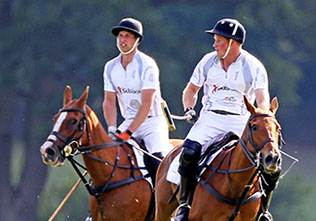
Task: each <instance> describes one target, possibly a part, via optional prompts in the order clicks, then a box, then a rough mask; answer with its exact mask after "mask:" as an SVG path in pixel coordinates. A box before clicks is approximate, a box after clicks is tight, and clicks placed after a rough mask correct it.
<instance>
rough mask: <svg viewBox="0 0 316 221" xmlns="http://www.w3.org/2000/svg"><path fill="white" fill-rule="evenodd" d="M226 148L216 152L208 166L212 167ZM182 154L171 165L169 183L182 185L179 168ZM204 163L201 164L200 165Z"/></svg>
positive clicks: (168, 176)
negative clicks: (213, 162) (216, 158)
mask: <svg viewBox="0 0 316 221" xmlns="http://www.w3.org/2000/svg"><path fill="white" fill-rule="evenodd" d="M223 148H224V147H222V148H220V149H219V150H218V151H216V152H215V153H214V154H213V155H212V156H211V157H209V159H208V161H207V165H210V164H211V163H212V161H213V160H214V159H215V157H217V155H218V154H219V153H220V152H221V151H222V150H223ZM180 154H181V152H180V153H179V154H178V155H177V156H176V157H175V158H174V159H173V161H172V162H171V164H170V167H169V170H168V173H167V177H166V179H167V181H169V182H171V183H174V184H177V185H180V178H181V175H180V174H179V172H178V167H179V164H180V162H179V160H180ZM202 163H203V161H202V162H200V165H201V164H202ZM204 170H205V169H203V170H202V171H201V174H202V173H203V172H204Z"/></svg>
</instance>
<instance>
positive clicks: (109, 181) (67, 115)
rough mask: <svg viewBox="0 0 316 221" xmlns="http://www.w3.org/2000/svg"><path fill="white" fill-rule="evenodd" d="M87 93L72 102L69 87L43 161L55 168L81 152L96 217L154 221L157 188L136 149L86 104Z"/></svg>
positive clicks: (97, 220)
mask: <svg viewBox="0 0 316 221" xmlns="http://www.w3.org/2000/svg"><path fill="white" fill-rule="evenodd" d="M88 92H89V86H87V87H86V90H85V91H84V92H83V94H82V95H81V97H80V98H79V99H74V100H72V89H71V87H70V86H67V87H66V89H65V91H64V104H63V108H62V109H60V110H59V112H58V113H57V114H56V115H55V116H54V127H53V130H52V132H51V134H50V135H49V136H48V138H47V140H46V142H45V143H44V144H43V145H42V146H41V147H40V152H41V154H42V158H43V161H44V163H45V164H48V165H51V166H54V167H56V166H61V165H63V164H64V161H65V159H68V160H70V162H71V163H72V165H73V166H76V165H77V164H76V162H75V161H73V156H74V155H75V153H76V152H77V153H78V152H79V153H81V154H82V157H83V161H84V164H85V166H86V170H87V172H88V173H89V175H90V180H91V181H90V183H88V182H87V181H86V180H85V179H84V177H83V176H82V175H81V173H80V170H79V169H78V167H77V166H76V167H75V169H76V171H77V173H78V174H79V176H80V178H81V179H82V180H83V181H85V182H84V183H85V186H86V188H87V189H88V191H89V193H90V198H89V209H90V213H91V217H92V219H93V220H94V221H104V220H115V221H117V220H120V221H125V220H126V221H130V220H152V219H153V212H152V213H150V205H151V201H152V199H153V197H154V196H153V190H152V187H151V185H150V184H149V183H148V182H147V181H146V180H145V179H144V176H143V175H142V174H141V172H140V169H141V168H140V167H139V166H138V165H137V161H136V159H135V155H134V152H133V150H132V148H131V147H130V146H129V145H128V144H126V143H124V142H115V141H113V140H112V139H111V138H110V137H109V135H108V134H107V133H106V132H105V130H104V128H103V126H102V125H101V123H100V121H99V119H98V117H97V115H96V114H95V112H94V111H93V110H92V109H91V108H90V107H89V106H88V105H87V104H86V101H87V98H88ZM81 166H83V165H81ZM143 169H144V168H143ZM152 211H154V210H152Z"/></svg>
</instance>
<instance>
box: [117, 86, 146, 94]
mask: <svg viewBox="0 0 316 221" xmlns="http://www.w3.org/2000/svg"><path fill="white" fill-rule="evenodd" d="M117 90H118V91H119V93H120V94H140V93H141V92H142V91H141V90H134V89H132V88H124V87H120V86H118V87H117Z"/></svg>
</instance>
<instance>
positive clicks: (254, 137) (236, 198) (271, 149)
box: [155, 97, 283, 221]
mask: <svg viewBox="0 0 316 221" xmlns="http://www.w3.org/2000/svg"><path fill="white" fill-rule="evenodd" d="M244 101H245V104H246V106H247V109H248V111H249V112H250V118H249V120H248V122H247V124H246V127H245V129H244V131H243V134H242V136H241V138H240V139H239V140H238V139H237V140H236V142H235V143H234V145H232V147H231V148H224V149H223V151H221V152H220V153H219V154H218V155H217V157H216V158H215V159H214V160H213V161H212V162H211V164H210V165H206V166H204V172H203V170H201V175H198V178H197V184H196V188H195V191H194V193H193V197H192V198H193V199H192V198H191V200H192V201H191V202H192V203H191V209H190V213H189V220H190V221H196V220H198V221H206V220H208V221H209V220H216V221H224V220H237V221H241V220H242V221H248V220H249V221H250V220H255V219H256V216H257V214H258V211H259V207H260V203H261V196H262V194H263V193H262V183H261V182H260V181H261V178H259V177H260V176H259V175H260V172H261V171H264V172H265V173H268V174H272V173H275V172H277V171H280V170H281V164H282V158H281V150H280V149H281V142H282V141H283V140H282V137H281V126H280V124H279V123H278V121H277V119H276V118H275V113H276V111H277V109H278V101H277V98H276V97H275V98H274V99H273V100H272V101H271V104H270V109H269V110H265V109H260V108H256V107H255V106H254V105H253V104H251V103H250V102H249V101H248V99H247V98H246V97H244ZM236 143H237V144H236ZM181 148H182V145H178V146H177V147H175V148H174V149H173V150H172V151H170V152H169V154H168V155H167V156H166V157H165V158H164V159H163V160H162V162H161V163H160V166H159V168H158V171H157V180H156V189H155V197H156V214H155V220H156V221H166V220H170V218H171V217H172V216H173V215H174V213H175V210H176V208H177V207H178V205H179V203H178V200H179V194H177V191H178V189H179V188H178V186H177V184H174V183H172V182H169V181H167V179H166V177H167V173H168V170H169V167H170V165H171V163H172V161H173V159H174V158H175V157H176V156H177V155H178V154H179V153H180V151H181Z"/></svg>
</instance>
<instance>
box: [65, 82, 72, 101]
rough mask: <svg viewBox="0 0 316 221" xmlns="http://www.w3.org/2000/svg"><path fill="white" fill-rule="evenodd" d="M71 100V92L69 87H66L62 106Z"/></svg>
mask: <svg viewBox="0 0 316 221" xmlns="http://www.w3.org/2000/svg"><path fill="white" fill-rule="evenodd" d="M71 99H72V90H71V87H70V86H69V85H67V86H66V89H65V92H64V106H65V105H66V104H68V103H69V102H70V101H71Z"/></svg>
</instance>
